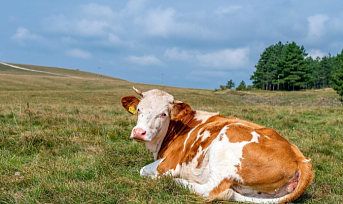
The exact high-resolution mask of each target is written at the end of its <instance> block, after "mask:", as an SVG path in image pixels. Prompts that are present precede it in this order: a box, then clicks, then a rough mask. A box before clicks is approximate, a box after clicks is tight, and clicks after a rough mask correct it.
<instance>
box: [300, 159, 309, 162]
mask: <svg viewBox="0 0 343 204" xmlns="http://www.w3.org/2000/svg"><path fill="white" fill-rule="evenodd" d="M310 161H311V159H310V158H309V159H304V160H302V162H310Z"/></svg>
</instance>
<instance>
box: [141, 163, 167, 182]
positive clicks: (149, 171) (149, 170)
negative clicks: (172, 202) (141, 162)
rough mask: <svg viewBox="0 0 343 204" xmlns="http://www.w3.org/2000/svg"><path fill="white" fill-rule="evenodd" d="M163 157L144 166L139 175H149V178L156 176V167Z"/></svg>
mask: <svg viewBox="0 0 343 204" xmlns="http://www.w3.org/2000/svg"><path fill="white" fill-rule="evenodd" d="M163 160H164V159H158V160H156V161H155V162H153V163H151V164H148V165H146V166H144V167H143V168H142V169H141V170H140V171H139V173H140V175H141V176H149V177H151V178H156V177H157V167H158V165H160V163H161V162H162V161H163Z"/></svg>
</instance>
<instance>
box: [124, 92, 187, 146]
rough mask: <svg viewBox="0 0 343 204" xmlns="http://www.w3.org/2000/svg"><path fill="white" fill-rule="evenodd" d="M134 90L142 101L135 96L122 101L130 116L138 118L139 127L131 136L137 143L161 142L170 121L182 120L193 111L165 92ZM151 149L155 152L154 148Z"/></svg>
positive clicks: (134, 129) (136, 127) (135, 128)
mask: <svg viewBox="0 0 343 204" xmlns="http://www.w3.org/2000/svg"><path fill="white" fill-rule="evenodd" d="M133 89H134V90H135V92H136V93H137V94H138V95H140V96H141V97H142V98H141V100H140V99H138V98H136V97H135V96H126V97H124V98H122V99H121V103H122V105H123V107H124V108H125V109H126V110H127V111H128V112H129V113H130V114H132V115H137V117H138V120H137V125H136V126H135V127H134V128H133V130H132V132H131V136H130V137H131V138H133V139H135V140H136V141H139V142H144V143H150V142H151V143H158V142H159V141H160V142H161V140H163V138H164V136H165V135H166V133H167V131H168V126H169V123H170V120H180V119H181V118H182V117H183V116H184V115H185V114H187V112H189V111H191V107H190V106H189V105H188V104H186V103H182V102H181V101H177V100H175V99H174V97H173V96H172V95H170V94H168V93H166V92H164V91H161V90H157V89H153V90H150V91H147V92H141V91H139V90H138V89H136V88H134V87H133ZM147 147H148V144H147ZM148 148H149V147H148ZM149 149H151V150H152V151H154V150H153V149H154V148H153V147H152V148H149Z"/></svg>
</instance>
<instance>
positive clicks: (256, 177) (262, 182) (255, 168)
mask: <svg viewBox="0 0 343 204" xmlns="http://www.w3.org/2000/svg"><path fill="white" fill-rule="evenodd" d="M255 131H256V132H257V133H258V134H260V135H261V134H263V135H266V136H267V137H269V138H270V139H268V138H266V137H259V139H258V143H249V144H247V145H245V146H244V147H243V155H242V157H243V159H242V160H241V162H242V163H241V167H240V168H239V169H238V172H237V173H238V175H239V176H240V177H241V178H242V179H243V185H246V186H249V187H251V188H254V189H256V190H258V191H261V192H265V193H272V192H275V191H278V189H280V188H282V187H283V186H284V185H285V184H287V183H288V181H289V180H290V179H291V178H292V177H293V176H294V174H295V173H296V172H297V171H298V162H299V157H297V155H296V153H295V152H294V151H293V149H292V147H291V145H290V143H289V142H288V141H287V140H285V139H284V138H282V137H281V136H280V135H279V134H278V133H277V132H276V131H274V130H271V129H268V128H264V129H258V130H255Z"/></svg>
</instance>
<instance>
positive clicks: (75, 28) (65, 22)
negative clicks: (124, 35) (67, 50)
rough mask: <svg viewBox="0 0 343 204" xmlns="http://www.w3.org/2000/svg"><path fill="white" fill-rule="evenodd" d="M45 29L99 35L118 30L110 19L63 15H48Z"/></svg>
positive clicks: (79, 34)
mask: <svg viewBox="0 0 343 204" xmlns="http://www.w3.org/2000/svg"><path fill="white" fill-rule="evenodd" d="M45 29H46V30H48V31H50V32H54V33H62V34H68V35H76V36H87V37H101V36H106V35H107V34H108V33H109V32H115V31H118V30H119V28H118V27H116V26H114V25H113V24H112V23H111V22H110V21H105V20H95V19H69V18H67V17H65V16H64V15H55V16H51V17H49V18H48V19H47V20H46V22H45Z"/></svg>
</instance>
